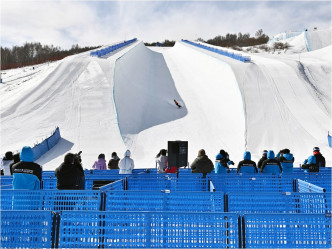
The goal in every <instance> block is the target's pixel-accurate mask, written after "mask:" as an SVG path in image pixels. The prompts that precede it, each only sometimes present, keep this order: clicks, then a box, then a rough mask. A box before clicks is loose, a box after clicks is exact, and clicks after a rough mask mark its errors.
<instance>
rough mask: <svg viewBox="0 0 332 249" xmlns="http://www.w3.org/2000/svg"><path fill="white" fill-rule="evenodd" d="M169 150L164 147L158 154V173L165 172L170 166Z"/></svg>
mask: <svg viewBox="0 0 332 249" xmlns="http://www.w3.org/2000/svg"><path fill="white" fill-rule="evenodd" d="M166 153H167V150H165V149H162V150H160V152H159V153H158V154H157V156H156V162H157V165H158V173H165V170H166V168H167V166H168V157H167V156H166Z"/></svg>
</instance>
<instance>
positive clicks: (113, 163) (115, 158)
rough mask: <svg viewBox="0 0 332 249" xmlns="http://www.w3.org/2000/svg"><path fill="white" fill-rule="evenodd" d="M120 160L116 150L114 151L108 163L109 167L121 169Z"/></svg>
mask: <svg viewBox="0 0 332 249" xmlns="http://www.w3.org/2000/svg"><path fill="white" fill-rule="evenodd" d="M119 161H120V158H119V157H118V155H117V154H116V152H113V153H112V158H111V160H109V162H108V165H107V167H108V169H119Z"/></svg>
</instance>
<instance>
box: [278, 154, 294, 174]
mask: <svg viewBox="0 0 332 249" xmlns="http://www.w3.org/2000/svg"><path fill="white" fill-rule="evenodd" d="M276 159H277V160H278V161H279V162H280V165H281V167H282V172H283V173H292V172H293V166H294V160H295V158H294V156H293V154H292V153H290V150H289V149H283V150H281V151H280V152H279V153H278V155H277V158H276Z"/></svg>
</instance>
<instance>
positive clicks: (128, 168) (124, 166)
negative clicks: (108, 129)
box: [119, 150, 135, 174]
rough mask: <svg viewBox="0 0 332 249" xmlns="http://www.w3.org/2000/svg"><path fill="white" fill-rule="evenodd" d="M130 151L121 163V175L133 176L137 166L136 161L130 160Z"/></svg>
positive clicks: (127, 151)
mask: <svg viewBox="0 0 332 249" xmlns="http://www.w3.org/2000/svg"><path fill="white" fill-rule="evenodd" d="M130 154H131V153H130V150H126V152H125V154H124V158H122V159H121V160H120V162H119V168H120V171H119V174H131V173H132V171H133V169H134V167H135V165H134V160H133V159H131V158H130Z"/></svg>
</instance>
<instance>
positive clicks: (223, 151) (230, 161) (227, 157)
mask: <svg viewBox="0 0 332 249" xmlns="http://www.w3.org/2000/svg"><path fill="white" fill-rule="evenodd" d="M219 153H220V154H221V155H222V156H223V157H224V158H225V160H226V163H227V164H228V165H234V162H233V161H232V160H230V159H229V154H228V153H227V152H226V151H225V150H220V151H219Z"/></svg>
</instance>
